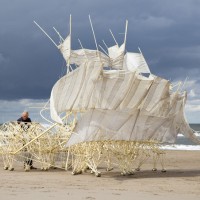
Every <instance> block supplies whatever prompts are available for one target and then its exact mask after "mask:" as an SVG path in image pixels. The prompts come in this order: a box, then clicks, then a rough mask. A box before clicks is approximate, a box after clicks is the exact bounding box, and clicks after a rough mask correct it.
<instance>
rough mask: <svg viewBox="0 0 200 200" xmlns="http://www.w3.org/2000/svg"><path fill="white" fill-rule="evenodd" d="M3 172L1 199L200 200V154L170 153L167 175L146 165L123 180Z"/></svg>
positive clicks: (60, 172) (118, 177) (0, 171)
mask: <svg viewBox="0 0 200 200" xmlns="http://www.w3.org/2000/svg"><path fill="white" fill-rule="evenodd" d="M0 164H1V168H0V177H1V180H0V198H1V199H2V200H12V199H15V200H19V199H20V200H22V199H30V200H31V199H44V200H45V199H90V200H91V199H104V200H106V199H126V200H127V199H138V200H140V199H141V200H142V199H154V200H155V199H159V200H160V199H161V200H162V199H163V200H166V199H176V200H178V199H180V200H186V199H190V200H197V199H198V200H199V199H200V151H167V157H166V169H167V172H166V173H161V172H160V171H157V172H152V171H151V168H152V167H151V165H150V164H145V166H144V167H143V169H142V170H141V171H140V172H136V173H135V175H131V176H121V175H120V173H119V171H118V170H117V169H114V170H113V171H111V172H109V173H108V172H105V170H104V169H103V168H102V169H100V171H101V172H102V176H101V177H100V178H97V177H95V176H94V175H92V174H90V173H89V172H88V173H84V174H81V175H76V176H73V175H71V172H70V171H63V170H58V169H56V170H50V171H47V172H44V171H41V170H39V169H37V170H32V171H31V172H24V171H23V168H22V164H21V163H19V164H17V166H16V167H15V171H5V170H3V165H2V161H1V163H0Z"/></svg>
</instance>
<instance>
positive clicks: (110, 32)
mask: <svg viewBox="0 0 200 200" xmlns="http://www.w3.org/2000/svg"><path fill="white" fill-rule="evenodd" d="M109 31H110V33H111V35H112V37H113V39H114V41H115V43H116V45H117V46H118V43H117V41H116V39H115V36H114V35H113V33H112V31H111V29H109Z"/></svg>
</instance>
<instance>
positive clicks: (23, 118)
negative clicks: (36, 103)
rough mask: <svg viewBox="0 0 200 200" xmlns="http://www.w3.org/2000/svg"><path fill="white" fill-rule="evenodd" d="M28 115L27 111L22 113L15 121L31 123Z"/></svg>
mask: <svg viewBox="0 0 200 200" xmlns="http://www.w3.org/2000/svg"><path fill="white" fill-rule="evenodd" d="M28 116H29V114H28V112H27V111H24V112H23V113H22V115H21V117H20V118H19V119H18V120H17V121H18V122H31V119H30V118H29V117H28Z"/></svg>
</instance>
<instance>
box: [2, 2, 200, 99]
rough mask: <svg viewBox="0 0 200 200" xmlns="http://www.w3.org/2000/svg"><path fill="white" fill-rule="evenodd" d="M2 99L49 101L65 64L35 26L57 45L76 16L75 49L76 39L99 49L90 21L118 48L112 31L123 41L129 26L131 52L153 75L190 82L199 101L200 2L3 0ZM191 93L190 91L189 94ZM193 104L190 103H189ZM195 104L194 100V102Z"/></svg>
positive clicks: (98, 33) (99, 40)
mask: <svg viewBox="0 0 200 200" xmlns="http://www.w3.org/2000/svg"><path fill="white" fill-rule="evenodd" d="M0 3H1V7H0V99H2V100H10V101H12V100H16V99H24V98H25V99H27V98H28V99H47V98H49V96H50V92H51V88H52V86H53V84H54V83H55V82H56V81H57V80H58V78H59V76H61V75H62V73H63V71H64V68H65V63H64V61H63V58H62V56H61V55H60V53H59V52H58V50H57V49H56V48H55V47H54V46H53V45H52V44H51V42H50V41H49V40H48V39H47V38H46V37H45V36H44V34H43V33H42V32H41V31H40V30H39V29H38V28H37V27H36V26H35V25H34V24H33V20H36V21H37V22H38V23H39V24H41V25H42V27H43V28H44V29H45V30H46V31H47V32H48V33H49V34H50V35H51V36H52V38H53V39H54V40H55V41H56V42H58V37H57V35H56V33H55V32H54V31H53V29H52V27H53V26H55V27H56V28H57V29H58V30H59V31H60V33H61V34H62V35H63V36H66V35H67V34H68V31H69V24H68V21H69V14H72V19H73V20H72V21H73V24H72V25H73V27H72V28H73V29H72V44H73V48H74V49H76V48H79V43H78V41H77V39H78V38H80V39H81V41H82V44H83V46H84V47H86V48H95V44H94V41H93V38H92V32H91V30H90V25H89V21H88V14H91V16H92V20H93V25H94V28H95V32H96V36H97V40H98V42H99V43H101V39H104V40H105V41H106V43H107V44H108V45H112V44H114V42H113V40H112V37H111V36H110V34H109V31H108V29H109V28H111V29H112V31H113V33H114V34H115V36H116V38H117V40H118V41H119V42H122V41H123V35H121V34H119V33H122V32H123V31H124V26H125V20H126V19H128V20H129V28H128V38H127V47H126V48H127V50H128V51H137V47H138V46H139V47H140V48H141V49H142V51H143V53H144V55H145V57H146V59H147V62H148V63H149V65H150V68H151V71H152V72H153V73H154V74H156V75H159V76H162V77H164V78H166V79H171V80H173V81H177V80H184V79H185V77H186V76H189V78H190V80H191V81H195V84H193V86H192V87H193V89H194V91H196V93H195V94H196V96H195V98H199V97H200V93H199V89H198V88H200V78H199V73H200V56H199V55H200V39H199V38H200V37H199V36H200V23H199V20H200V12H199V6H200V1H197V0H190V1H188V0H182V1H178V0H168V1H160V0H134V1H132V0H115V1H106V0H101V1H97V0H84V1H82V0H73V1H72V0H69V1H67V2H66V1H65V0H60V1H55V0H51V1H49V0H43V1H39V0H35V1H27V0H14V1H12V3H10V1H7V0H0ZM190 90H191V88H190V89H189V91H190ZM189 98H190V97H189ZM191 98H194V96H193V97H191Z"/></svg>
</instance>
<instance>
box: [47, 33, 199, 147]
mask: <svg viewBox="0 0 200 200" xmlns="http://www.w3.org/2000/svg"><path fill="white" fill-rule="evenodd" d="M69 40H70V37H67V38H66V40H65V41H64V42H63V44H61V45H60V46H59V48H60V50H61V53H62V54H63V57H64V58H65V60H66V62H69V63H70V64H76V65H78V67H77V68H76V69H75V70H73V71H71V72H69V73H68V74H66V75H65V76H63V77H62V78H61V79H60V80H58V81H57V83H56V84H55V85H54V87H53V89H52V92H51V98H50V102H51V104H50V105H51V109H50V111H51V117H52V119H53V120H54V121H56V122H58V123H62V120H61V118H60V117H59V116H60V114H61V113H63V112H64V113H65V112H72V113H79V114H81V117H80V118H79V119H78V121H77V124H76V126H75V129H74V134H72V136H71V138H70V139H69V141H68V143H67V145H68V146H71V145H74V144H77V143H81V142H87V141H101V140H125V141H149V140H151V141H152V140H153V141H157V142H162V143H165V142H167V143H173V142H175V140H176V137H177V134H178V133H179V132H181V133H183V134H184V135H185V136H187V137H189V138H191V139H192V140H193V141H195V142H197V143H198V142H199V140H198V139H197V137H196V136H195V134H194V133H193V131H192V130H191V129H190V127H189V125H188V123H187V122H186V119H185V117H184V106H185V102H186V93H180V92H179V91H177V92H171V90H170V82H169V81H167V80H165V79H162V78H160V77H157V76H155V75H153V74H151V72H150V70H149V67H148V65H147V63H146V61H145V59H144V56H143V55H142V53H141V52H140V53H132V52H127V53H126V54H125V55H124V52H125V45H124V44H122V45H121V46H120V47H119V46H118V45H115V46H112V47H110V48H108V56H107V55H105V54H104V53H102V52H100V51H98V50H89V49H83V48H82V49H78V50H71V49H70V43H69ZM108 66H109V67H111V68H112V69H111V70H108V69H105V68H104V67H108ZM143 73H150V76H149V77H145V76H143V75H142V74H143Z"/></svg>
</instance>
